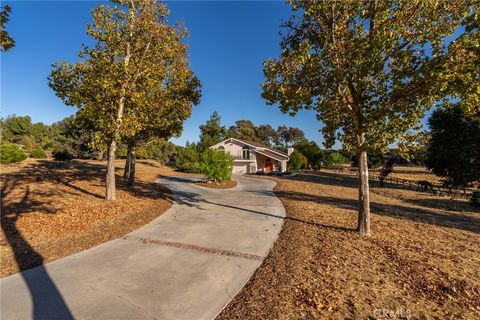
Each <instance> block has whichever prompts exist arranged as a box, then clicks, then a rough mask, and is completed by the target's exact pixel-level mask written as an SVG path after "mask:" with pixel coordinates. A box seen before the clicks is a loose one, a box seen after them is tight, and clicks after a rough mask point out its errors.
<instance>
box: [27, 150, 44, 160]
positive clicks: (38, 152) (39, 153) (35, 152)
mask: <svg viewBox="0 0 480 320" xmlns="http://www.w3.org/2000/svg"><path fill="white" fill-rule="evenodd" d="M30 156H31V157H32V158H35V159H45V158H46V157H47V154H46V153H45V151H43V150H42V149H34V150H32V152H30Z"/></svg>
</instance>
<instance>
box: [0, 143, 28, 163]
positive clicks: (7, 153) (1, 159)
mask: <svg viewBox="0 0 480 320" xmlns="http://www.w3.org/2000/svg"><path fill="white" fill-rule="evenodd" d="M26 158H27V155H26V154H25V153H24V152H23V151H22V149H20V148H19V147H18V146H17V145H15V144H10V143H8V144H2V145H0V163H3V164H9V163H12V162H21V161H23V160H25V159H26Z"/></svg>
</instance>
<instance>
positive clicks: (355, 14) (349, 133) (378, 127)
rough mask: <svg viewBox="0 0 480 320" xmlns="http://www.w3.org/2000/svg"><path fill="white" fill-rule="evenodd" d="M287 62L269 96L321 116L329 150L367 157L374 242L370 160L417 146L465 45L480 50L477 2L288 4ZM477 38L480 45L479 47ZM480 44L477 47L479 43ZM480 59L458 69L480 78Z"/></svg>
mask: <svg viewBox="0 0 480 320" xmlns="http://www.w3.org/2000/svg"><path fill="white" fill-rule="evenodd" d="M288 2H289V3H290V4H291V5H292V8H293V11H294V14H293V17H292V18H291V19H290V20H289V21H288V22H286V23H285V24H284V27H285V32H283V34H282V41H281V44H280V45H281V49H282V52H281V55H280V57H279V58H278V59H269V60H267V61H266V62H265V64H264V73H265V77H266V81H265V82H264V83H263V85H262V87H263V93H262V96H263V97H264V98H265V99H266V100H267V102H268V103H269V104H275V103H278V104H279V107H280V110H281V111H282V112H284V113H289V114H291V115H295V114H296V113H297V112H298V111H299V110H301V109H310V110H315V111H316V113H317V119H318V120H320V121H322V122H323V123H324V127H323V128H322V132H323V135H324V137H325V140H326V146H327V147H330V146H332V145H333V144H334V142H335V141H336V140H340V141H341V142H342V144H343V146H344V148H345V149H347V150H350V149H354V150H355V151H356V152H357V154H358V157H359V160H360V161H359V163H360V168H359V171H360V184H359V190H360V192H359V201H360V206H359V224H358V228H359V231H360V232H361V233H362V234H369V233H370V222H369V212H370V206H369V191H368V168H367V151H371V150H386V148H387V147H388V145H390V144H392V143H395V142H400V141H402V140H404V139H408V138H409V135H411V133H412V130H413V131H414V130H415V129H418V122H419V120H420V119H421V118H422V117H423V116H424V114H425V111H426V110H428V109H429V108H431V107H432V106H433V105H435V103H436V102H437V101H439V100H440V99H441V98H444V97H445V94H446V92H447V90H444V91H442V90H439V88H441V87H442V86H445V85H446V86H448V83H446V82H445V77H443V76H440V74H441V71H442V70H446V69H447V65H448V64H450V65H451V64H455V61H453V60H452V59H453V57H454V56H456V54H455V52H457V49H455V48H456V47H457V46H459V47H462V48H463V47H465V45H463V44H462V43H463V42H462V40H461V39H463V38H469V39H473V40H472V41H473V44H474V46H475V45H476V46H477V48H478V41H477V40H478V28H463V29H462V25H465V24H467V23H468V21H470V20H475V21H478V13H477V5H476V4H475V2H474V1H469V0H461V1H455V2H453V1H438V2H437V1H386V0H384V1H370V0H364V1H327V0H325V1H306V0H298V1H297V0H292V1H288ZM475 39H477V40H475ZM475 41H477V42H475ZM475 63H476V61H475V59H467V60H465V61H462V67H461V68H460V67H459V68H458V69H455V70H458V72H459V73H458V74H457V73H455V74H450V75H451V76H452V77H455V78H459V77H461V76H462V74H463V70H467V69H468V70H478V64H475Z"/></svg>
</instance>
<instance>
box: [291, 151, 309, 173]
mask: <svg viewBox="0 0 480 320" xmlns="http://www.w3.org/2000/svg"><path fill="white" fill-rule="evenodd" d="M307 163H308V161H307V158H306V157H305V156H304V155H303V154H301V153H300V152H298V151H296V150H295V151H293V153H292V154H291V155H290V160H288V163H287V169H288V170H290V171H297V170H300V169H305V168H306V167H307Z"/></svg>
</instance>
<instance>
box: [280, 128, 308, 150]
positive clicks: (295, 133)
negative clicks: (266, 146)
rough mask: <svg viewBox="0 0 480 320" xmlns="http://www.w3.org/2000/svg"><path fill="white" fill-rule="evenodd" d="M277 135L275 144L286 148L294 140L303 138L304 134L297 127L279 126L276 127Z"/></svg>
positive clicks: (293, 142) (291, 144)
mask: <svg viewBox="0 0 480 320" xmlns="http://www.w3.org/2000/svg"><path fill="white" fill-rule="evenodd" d="M277 137H278V138H277V146H282V147H284V148H288V147H291V146H293V145H294V144H295V143H296V142H299V141H302V140H304V139H305V134H304V133H303V131H302V130H300V129H299V128H292V127H287V126H279V127H278V128H277Z"/></svg>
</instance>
